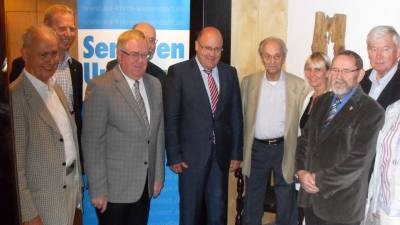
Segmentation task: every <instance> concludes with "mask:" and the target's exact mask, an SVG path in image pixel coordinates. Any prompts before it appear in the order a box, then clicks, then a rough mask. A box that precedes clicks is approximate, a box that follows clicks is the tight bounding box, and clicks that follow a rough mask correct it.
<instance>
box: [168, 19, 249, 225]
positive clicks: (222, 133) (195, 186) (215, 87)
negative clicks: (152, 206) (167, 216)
mask: <svg viewBox="0 0 400 225" xmlns="http://www.w3.org/2000/svg"><path fill="white" fill-rule="evenodd" d="M222 46H223V42H222V36H221V33H220V31H219V30H218V29H217V28H215V27H206V28H204V29H203V30H202V31H201V32H200V34H199V36H198V38H197V40H196V42H195V49H196V56H195V57H193V58H192V59H189V60H187V61H184V62H181V63H178V64H175V65H173V66H171V67H170V68H169V69H168V76H167V78H166V85H165V86H164V88H165V89H164V94H165V96H164V97H165V104H164V110H165V126H166V129H165V132H166V149H167V157H168V162H167V163H168V165H169V166H170V168H171V170H173V171H174V172H175V173H177V174H179V194H180V224H185V225H195V224H198V223H199V220H200V218H202V215H200V214H201V210H202V206H203V202H204V203H205V205H206V211H207V218H206V219H205V221H207V224H220V225H223V224H226V222H227V221H226V211H227V195H228V194H227V190H228V173H229V169H231V170H232V171H234V170H236V169H237V168H238V167H239V163H240V161H241V160H242V140H243V137H242V121H243V118H242V107H241V98H240V90H239V82H238V77H237V73H236V69H235V68H233V67H231V66H229V65H226V64H225V63H222V62H220V59H221V54H222V50H223V48H222Z"/></svg>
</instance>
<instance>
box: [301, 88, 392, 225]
mask: <svg viewBox="0 0 400 225" xmlns="http://www.w3.org/2000/svg"><path fill="white" fill-rule="evenodd" d="M332 97H333V93H332V92H328V93H326V94H324V95H321V96H320V97H319V98H317V100H316V102H315V105H314V107H313V110H312V112H311V115H310V118H309V120H308V122H307V124H306V126H305V128H304V132H303V135H302V136H301V137H300V138H299V141H298V145H297V153H296V170H297V171H298V170H307V171H310V172H313V173H315V174H316V178H315V180H316V186H317V187H318V188H319V190H320V191H319V192H318V193H316V194H308V193H306V192H305V191H304V190H303V189H301V190H300V194H299V205H300V206H303V207H311V208H312V209H313V211H314V213H315V215H316V216H318V217H319V218H321V219H323V220H326V221H329V222H334V223H357V222H360V221H361V220H362V218H363V216H364V210H365V203H366V197H367V190H368V174H369V169H370V167H371V164H372V160H373V157H374V155H375V147H376V140H377V137H378V133H379V130H380V128H381V127H382V125H383V122H384V110H383V109H382V107H381V106H379V104H378V103H377V102H376V101H374V100H373V99H372V98H370V97H369V96H367V95H366V94H365V93H364V92H363V91H362V90H361V88H357V90H356V91H355V93H354V94H353V96H352V97H351V98H350V99H349V100H348V102H347V103H346V104H345V105H344V107H343V108H342V109H341V110H340V111H339V112H338V113H337V114H336V115H335V117H334V118H333V119H332V120H331V122H330V123H329V125H328V126H327V127H323V125H322V124H324V122H325V120H326V118H327V116H328V113H329V108H330V105H331V103H332Z"/></svg>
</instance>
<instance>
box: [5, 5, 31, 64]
mask: <svg viewBox="0 0 400 225" xmlns="http://www.w3.org/2000/svg"><path fill="white" fill-rule="evenodd" d="M36 23H37V17H36V13H35V12H7V13H6V29H7V50H8V54H7V55H8V65H9V69H10V68H11V62H12V60H13V59H15V58H17V57H19V56H20V55H21V54H20V49H21V46H22V35H23V33H24V32H25V30H26V29H27V28H28V27H29V26H31V25H32V24H36Z"/></svg>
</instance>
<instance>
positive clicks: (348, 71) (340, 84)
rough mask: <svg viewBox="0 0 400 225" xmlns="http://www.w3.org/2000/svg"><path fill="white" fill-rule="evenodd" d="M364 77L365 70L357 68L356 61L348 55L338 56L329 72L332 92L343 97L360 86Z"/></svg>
mask: <svg viewBox="0 0 400 225" xmlns="http://www.w3.org/2000/svg"><path fill="white" fill-rule="evenodd" d="M363 76H364V70H363V69H360V68H357V67H356V63H355V59H354V58H353V57H351V56H348V55H339V56H337V57H336V58H335V59H334V61H333V63H332V67H331V69H330V71H329V78H330V79H329V80H330V82H331V86H332V91H333V92H334V93H335V94H336V95H339V96H343V95H345V94H347V93H348V92H349V91H351V90H352V89H353V88H355V87H357V86H358V83H359V82H360V81H361V79H362V78H363Z"/></svg>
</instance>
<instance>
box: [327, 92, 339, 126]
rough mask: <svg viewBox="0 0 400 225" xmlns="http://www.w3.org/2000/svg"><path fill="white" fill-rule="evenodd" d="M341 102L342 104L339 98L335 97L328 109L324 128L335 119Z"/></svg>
mask: <svg viewBox="0 0 400 225" xmlns="http://www.w3.org/2000/svg"><path fill="white" fill-rule="evenodd" d="M341 102H342V100H341V99H340V98H338V97H336V99H335V101H334V102H333V104H332V105H331V107H330V108H329V113H328V117H327V118H326V120H325V123H324V126H325V127H326V126H328V124H329V123H330V122H331V120H332V119H333V117H335V115H336V113H337V107H338V106H339V105H340V103H341Z"/></svg>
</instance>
